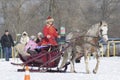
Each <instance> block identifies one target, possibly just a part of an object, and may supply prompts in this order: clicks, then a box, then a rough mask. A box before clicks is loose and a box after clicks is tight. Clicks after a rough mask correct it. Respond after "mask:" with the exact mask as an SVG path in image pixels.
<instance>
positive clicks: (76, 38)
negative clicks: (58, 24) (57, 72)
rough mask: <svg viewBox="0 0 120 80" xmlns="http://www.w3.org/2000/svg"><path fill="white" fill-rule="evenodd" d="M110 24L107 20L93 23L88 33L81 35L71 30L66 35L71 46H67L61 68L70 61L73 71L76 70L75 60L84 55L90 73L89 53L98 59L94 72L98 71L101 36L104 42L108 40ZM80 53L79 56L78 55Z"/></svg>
mask: <svg viewBox="0 0 120 80" xmlns="http://www.w3.org/2000/svg"><path fill="white" fill-rule="evenodd" d="M107 31H108V25H107V23H106V22H105V21H101V22H99V23H97V24H95V25H93V26H92V27H91V28H90V29H89V30H88V31H87V33H85V34H84V35H80V33H79V32H70V33H69V34H68V35H67V36H66V40H67V41H68V43H67V44H66V45H69V44H70V47H68V48H67V50H66V52H65V54H64V55H63V62H62V64H61V66H60V69H61V68H62V67H63V66H64V65H65V63H66V62H67V61H69V62H70V65H71V70H70V71H71V72H75V68H74V62H75V60H76V59H78V57H79V56H82V55H83V56H84V60H85V64H86V72H87V73H90V71H89V67H88V60H89V55H91V54H93V55H94V56H95V58H96V60H97V63H96V66H95V68H94V69H93V73H96V72H97V70H98V66H99V62H100V60H99V57H100V51H99V47H100V46H99V43H98V41H99V38H100V37H101V38H102V39H103V41H104V42H107V41H108V36H107ZM78 55H79V56H78Z"/></svg>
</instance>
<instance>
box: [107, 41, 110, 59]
mask: <svg viewBox="0 0 120 80" xmlns="http://www.w3.org/2000/svg"><path fill="white" fill-rule="evenodd" d="M109 50H110V41H108V44H107V57H109V56H110V51H109Z"/></svg>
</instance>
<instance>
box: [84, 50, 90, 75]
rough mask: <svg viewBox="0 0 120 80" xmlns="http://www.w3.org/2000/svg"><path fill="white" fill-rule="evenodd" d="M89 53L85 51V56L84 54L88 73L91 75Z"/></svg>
mask: <svg viewBox="0 0 120 80" xmlns="http://www.w3.org/2000/svg"><path fill="white" fill-rule="evenodd" d="M88 54H89V53H88V52H87V51H85V54H84V59H85V64H86V73H87V74H89V73H90V71H89V67H88V60H89V56H88Z"/></svg>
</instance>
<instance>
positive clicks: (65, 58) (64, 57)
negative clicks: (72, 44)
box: [59, 52, 68, 69]
mask: <svg viewBox="0 0 120 80" xmlns="http://www.w3.org/2000/svg"><path fill="white" fill-rule="evenodd" d="M67 60H68V53H66V52H65V53H64V54H63V59H62V62H61V65H60V67H59V69H62V68H63V67H64V65H65V64H66V63H67Z"/></svg>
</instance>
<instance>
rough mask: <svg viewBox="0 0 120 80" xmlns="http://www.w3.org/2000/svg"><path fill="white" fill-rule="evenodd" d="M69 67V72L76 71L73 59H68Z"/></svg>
mask: <svg viewBox="0 0 120 80" xmlns="http://www.w3.org/2000/svg"><path fill="white" fill-rule="evenodd" d="M70 67H71V68H70V72H72V73H73V72H76V71H75V67H74V60H71V61H70Z"/></svg>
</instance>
